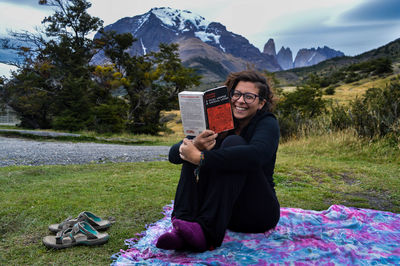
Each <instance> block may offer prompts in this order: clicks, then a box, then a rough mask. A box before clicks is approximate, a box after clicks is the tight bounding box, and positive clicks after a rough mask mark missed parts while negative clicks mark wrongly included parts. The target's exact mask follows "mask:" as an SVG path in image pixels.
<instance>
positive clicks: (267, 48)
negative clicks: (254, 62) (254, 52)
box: [263, 38, 276, 57]
mask: <svg viewBox="0 0 400 266" xmlns="http://www.w3.org/2000/svg"><path fill="white" fill-rule="evenodd" d="M263 53H264V54H268V55H272V56H274V57H275V56H276V50H275V42H274V39H272V38H270V39H269V40H268V42H267V43H266V44H265V45H264V51H263Z"/></svg>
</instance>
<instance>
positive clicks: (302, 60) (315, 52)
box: [293, 46, 344, 68]
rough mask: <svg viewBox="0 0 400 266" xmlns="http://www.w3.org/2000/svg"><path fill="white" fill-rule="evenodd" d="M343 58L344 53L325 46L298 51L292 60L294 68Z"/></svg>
mask: <svg viewBox="0 0 400 266" xmlns="http://www.w3.org/2000/svg"><path fill="white" fill-rule="evenodd" d="M339 56H344V53H342V52H340V51H336V50H333V49H331V48H329V47H327V46H324V47H323V48H320V47H318V48H317V49H315V48H311V49H300V50H299V51H298V52H297V55H296V58H295V59H294V63H293V65H294V67H295V68H296V67H304V66H312V65H315V64H318V63H319V62H322V61H325V60H327V59H330V58H333V57H339Z"/></svg>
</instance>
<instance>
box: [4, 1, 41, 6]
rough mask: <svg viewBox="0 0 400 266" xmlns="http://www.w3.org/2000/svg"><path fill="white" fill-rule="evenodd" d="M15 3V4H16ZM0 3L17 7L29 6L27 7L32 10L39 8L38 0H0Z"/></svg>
mask: <svg viewBox="0 0 400 266" xmlns="http://www.w3.org/2000/svg"><path fill="white" fill-rule="evenodd" d="M16 2H17V3H16ZM0 3H9V4H13V5H19V6H21V5H22V6H29V7H34V8H41V6H40V5H39V1H38V0H17V1H16V0H0Z"/></svg>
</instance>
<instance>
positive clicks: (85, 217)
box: [78, 211, 101, 226]
mask: <svg viewBox="0 0 400 266" xmlns="http://www.w3.org/2000/svg"><path fill="white" fill-rule="evenodd" d="M78 218H80V219H81V220H80V221H86V222H88V223H89V224H90V225H92V226H99V223H98V222H97V221H96V220H101V218H100V217H97V216H96V215H94V214H93V213H91V212H88V211H83V212H81V213H80V214H79V216H78Z"/></svg>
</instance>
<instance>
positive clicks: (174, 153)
mask: <svg viewBox="0 0 400 266" xmlns="http://www.w3.org/2000/svg"><path fill="white" fill-rule="evenodd" d="M182 142H183V141H180V142H178V143H176V144H174V145H172V147H171V148H170V149H169V154H168V160H169V161H170V162H171V163H174V164H181V163H183V159H182V158H181V156H179V147H180V146H181V144H182Z"/></svg>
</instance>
